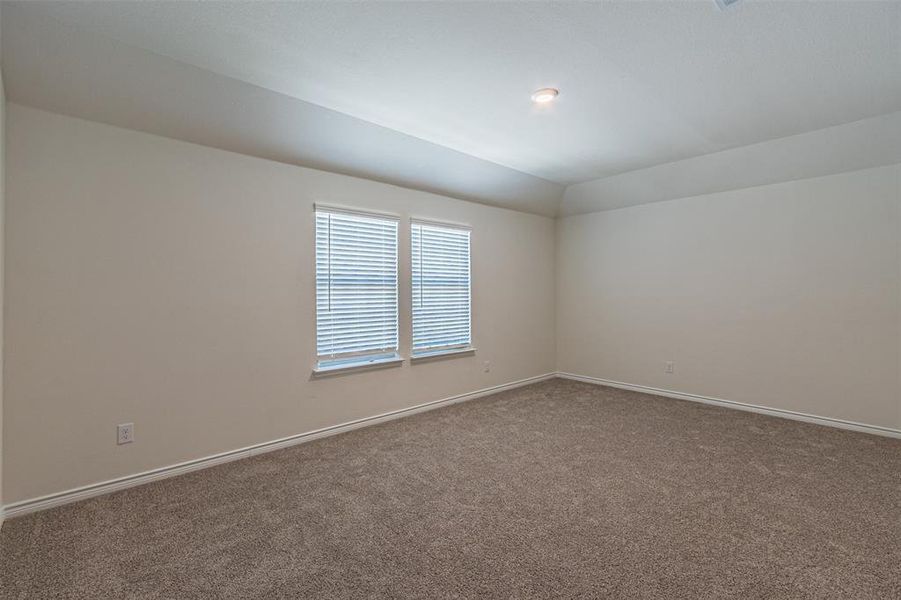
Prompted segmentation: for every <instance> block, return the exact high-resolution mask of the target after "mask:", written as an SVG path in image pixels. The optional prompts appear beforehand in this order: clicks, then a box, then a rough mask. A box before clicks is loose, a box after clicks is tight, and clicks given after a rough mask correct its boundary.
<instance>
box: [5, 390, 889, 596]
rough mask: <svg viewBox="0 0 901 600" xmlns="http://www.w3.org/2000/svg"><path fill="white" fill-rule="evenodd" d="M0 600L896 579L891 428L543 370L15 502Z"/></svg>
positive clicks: (804, 589)
mask: <svg viewBox="0 0 901 600" xmlns="http://www.w3.org/2000/svg"><path fill="white" fill-rule="evenodd" d="M0 596H2V598H4V599H7V598H40V599H42V600H49V599H53V598H92V599H96V598H116V599H135V598H171V599H178V600H189V599H194V598H223V599H254V598H267V599H274V598H285V599H287V598H291V599H297V598H329V599H331V598H429V599H437V598H665V599H679V598H692V599H696V598H743V599H753V598H767V599H770V598H810V599H817V600H823V599H829V598H868V599H876V598H879V599H882V598H885V599H897V598H901V441H899V440H892V439H887V438H881V437H876V436H871V435H866V434H858V433H852V432H847V431H840V430H835V429H829V428H824V427H819V426H815V425H808V424H803V423H797V422H793V421H787V420H782V419H776V418H770V417H764V416H760V415H754V414H750V413H744V412H739V411H734V410H728V409H721V408H716V407H710V406H704V405H700V404H693V403H688V402H680V401H676V400H670V399H663V398H656V397H653V396H647V395H643V394H637V393H633V392H625V391H620V390H614V389H609V388H601V387H596V386H590V385H585V384H581V383H575V382H570V381H562V380H552V381H549V382H544V383H540V384H536V385H532V386H529V387H526V388H520V389H518V390H513V391H510V392H505V393H501V394H498V395H495V396H492V397H489V398H483V399H480V400H475V401H472V402H468V403H465V404H459V405H455V406H451V407H447V408H444V409H440V410H436V411H432V412H428V413H423V414H420V415H416V416H412V417H409V418H406V419H401V420H399V421H394V422H391V423H388V424H384V425H381V426H377V427H370V428H366V429H362V430H358V431H355V432H351V433H347V434H344V435H340V436H335V437H331V438H327V439H323V440H319V441H316V442H311V443H308V444H304V445H301V446H296V447H294V448H290V449H287V450H282V451H279V452H275V453H271V454H267V455H262V456H259V457H255V458H252V459H248V460H243V461H240V462H235V463H230V464H227V465H223V466H220V467H216V468H213V469H208V470H204V471H200V472H196V473H192V474H189V475H185V476H182V477H178V478H175V479H169V480H165V481H161V482H157V483H153V484H150V485H146V486H143V487H139V488H134V489H130V490H126V491H123V492H119V493H116V494H112V495H108V496H104V497H100V498H95V499H91V500H87V501H84V502H81V503H78V504H73V505H70V506H65V507H61V508H57V509H54V510H49V511H45V512H41V513H37V514H34V515H31V516H26V517H21V518H18V519H13V520H10V521H8V522H7V523H6V525H5V526H4V527H3V530H2V534H0Z"/></svg>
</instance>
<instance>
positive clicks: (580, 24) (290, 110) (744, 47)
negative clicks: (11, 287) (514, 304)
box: [2, 0, 901, 214]
mask: <svg viewBox="0 0 901 600" xmlns="http://www.w3.org/2000/svg"><path fill="white" fill-rule="evenodd" d="M2 10H3V19H2V20H3V67H4V75H5V78H6V85H7V92H8V94H9V96H10V98H11V99H12V100H13V101H18V102H23V103H27V104H32V105H35V106H38V107H40V108H47V109H49V110H55V111H57V112H63V113H66V114H73V115H75V116H81V117H85V118H93V119H95V120H100V121H105V122H111V123H112V124H116V125H122V126H127V127H132V128H135V129H141V130H145V131H150V132H153V133H159V134H162V135H169V136H171V137H176V138H180V139H186V140H188V141H194V142H197V143H204V144H208V145H212V146H216V147H223V148H226V149H232V150H236V151H239V152H246V153H249V154H255V155H259V156H264V157H266V158H273V159H276V160H283V161H286V162H293V163H296V164H303V165H308V166H314V167H319V168H326V169H330V170H335V171H339V172H345V173H349V174H355V175H362V176H367V177H371V178H374V179H379V180H383V181H389V182H393V183H399V184H401V185H408V186H411V187H417V188H421V189H427V190H430V191H437V192H441V193H446V194H449V195H453V196H458V197H462V198H466V199H471V200H476V201H482V202H487V203H490V204H497V205H500V206H507V207H510V208H517V209H520V210H527V211H530V212H537V213H542V214H555V213H556V212H557V211H558V209H559V206H560V203H561V200H562V198H563V193H564V188H565V186H567V185H570V184H577V183H582V182H586V181H591V180H596V179H603V178H611V177H622V174H624V173H628V172H635V171H638V170H642V169H648V168H654V167H655V166H656V165H663V164H666V163H673V162H677V161H684V160H687V159H693V158H694V157H699V156H703V155H709V154H712V153H721V152H723V151H729V150H730V149H735V148H739V147H744V146H748V145H752V144H758V143H761V142H764V141H767V140H774V139H778V138H784V137H786V136H794V135H797V134H802V133H805V132H811V131H815V130H820V129H823V128H828V127H833V126H836V125H841V124H844V123H850V122H853V121H858V120H860V119H867V118H870V117H877V116H879V115H886V114H890V113H893V112H896V111H901V3H898V2H892V1H887V2H850V1H848V2H755V1H752V0H743V1H741V2H738V3H737V4H735V5H733V6H731V7H730V8H728V9H727V10H721V9H720V8H719V7H718V6H717V4H716V3H715V2H714V1H713V0H699V1H697V2H597V3H583V2H579V3H559V2H555V3H495V2H484V3H478V2H476V3H458V2H437V3H420V2H412V3H401V2H391V3H388V2H370V3H343V2H340V3H338V2H322V3H319V2H302V3H301V2H284V3H282V2H266V3H258V2H248V3H225V2H123V3H119V2H88V3H83V2H62V3H58V2H28V3H7V4H4V6H3V9H2ZM544 86H553V87H557V88H559V89H560V91H561V93H560V96H559V98H558V99H557V100H556V101H555V102H554V103H552V104H550V105H547V106H537V105H534V104H532V103H531V101H530V98H529V95H530V93H531V92H532V91H533V90H534V89H536V88H539V87H544ZM661 185H666V184H665V182H664V183H663V184H661ZM597 189H601V188H597ZM628 203H629V202H628V201H627V202H626V204H628Z"/></svg>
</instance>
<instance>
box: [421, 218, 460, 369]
mask: <svg viewBox="0 0 901 600" xmlns="http://www.w3.org/2000/svg"><path fill="white" fill-rule="evenodd" d="M469 234H470V231H469V229H467V228H463V227H454V226H451V225H433V224H431V223H424V222H419V221H413V222H412V224H411V237H410V242H411V252H412V258H413V261H412V262H413V273H412V276H413V281H412V284H413V355H414V356H423V355H426V356H427V355H429V354H438V353H442V352H447V351H452V350H457V349H467V348H469V347H470V344H471V343H472V333H471V320H470V265H469Z"/></svg>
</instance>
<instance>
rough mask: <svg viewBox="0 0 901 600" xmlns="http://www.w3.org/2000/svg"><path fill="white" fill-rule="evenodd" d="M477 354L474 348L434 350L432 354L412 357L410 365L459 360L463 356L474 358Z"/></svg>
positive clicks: (425, 353)
mask: <svg viewBox="0 0 901 600" xmlns="http://www.w3.org/2000/svg"><path fill="white" fill-rule="evenodd" d="M475 353H476V349H475V348H473V347H472V346H467V347H466V348H449V349H445V350H433V351H431V352H420V353H419V354H413V355H412V356H410V363H412V364H414V365H415V364H416V363H421V362H429V361H432V360H441V359H443V358H458V357H461V356H472V355H474V354H475Z"/></svg>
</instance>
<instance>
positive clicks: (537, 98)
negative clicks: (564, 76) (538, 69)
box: [532, 88, 560, 104]
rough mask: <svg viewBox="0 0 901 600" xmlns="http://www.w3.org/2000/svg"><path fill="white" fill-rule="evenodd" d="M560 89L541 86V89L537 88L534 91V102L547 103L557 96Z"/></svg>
mask: <svg viewBox="0 0 901 600" xmlns="http://www.w3.org/2000/svg"><path fill="white" fill-rule="evenodd" d="M559 93H560V91H559V90H555V89H554V88H541V89H540V90H535V91H534V92H532V102H537V103H538V104H547V103H548V102H550V101H551V100H553V99H554V98H556V97H557V94H559Z"/></svg>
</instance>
